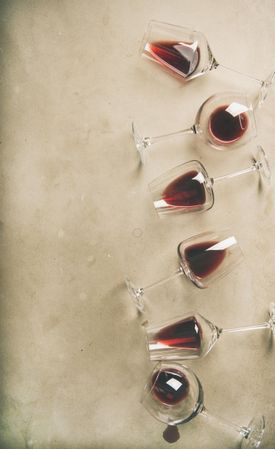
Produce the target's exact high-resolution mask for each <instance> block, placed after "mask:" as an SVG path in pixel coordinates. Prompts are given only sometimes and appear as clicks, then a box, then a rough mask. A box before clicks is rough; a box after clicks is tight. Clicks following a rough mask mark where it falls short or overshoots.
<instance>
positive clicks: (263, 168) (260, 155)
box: [254, 145, 271, 184]
mask: <svg viewBox="0 0 275 449" xmlns="http://www.w3.org/2000/svg"><path fill="white" fill-rule="evenodd" d="M254 163H255V167H256V168H257V170H258V171H259V173H260V175H261V179H262V180H263V181H265V183H267V184H269V183H270V180H271V169H270V165H269V162H268V159H267V155H266V153H265V151H264V149H263V148H262V147H261V146H260V145H258V146H257V154H256V157H255V159H254Z"/></svg>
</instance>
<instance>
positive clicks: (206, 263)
mask: <svg viewBox="0 0 275 449" xmlns="http://www.w3.org/2000/svg"><path fill="white" fill-rule="evenodd" d="M184 256H185V260H186V262H187V263H188V266H189V268H190V270H192V272H193V273H194V274H195V275H196V276H197V277H199V278H205V277H207V276H209V275H210V274H211V273H213V271H216V270H217V268H218V267H219V265H221V263H222V261H223V260H224V258H225V256H226V250H225V249H222V248H219V242H218V241H214V242H200V243H195V244H194V245H190V246H188V247H187V248H185V251H184Z"/></svg>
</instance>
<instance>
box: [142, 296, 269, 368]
mask: <svg viewBox="0 0 275 449" xmlns="http://www.w3.org/2000/svg"><path fill="white" fill-rule="evenodd" d="M145 329H146V336H147V344H148V349H149V356H150V359H151V360H184V359H197V358H200V357H204V356H205V355H207V354H208V352H209V351H211V349H212V348H213V346H214V345H215V344H216V342H217V341H218V339H219V338H220V336H222V335H224V334H230V333H237V332H248V331H256V330H262V329H266V330H268V331H269V332H270V331H271V332H272V334H273V336H274V335H275V304H274V303H271V304H270V306H269V318H268V320H267V321H265V322H264V323H261V324H256V325H249V326H242V327H236V328H221V327H218V326H216V325H215V324H213V323H211V322H210V321H209V320H207V319H206V318H204V317H203V316H202V315H200V314H199V313H193V312H191V313H190V312H189V313H186V314H184V315H183V316H181V317H177V318H173V319H171V320H169V321H166V322H165V323H162V324H153V325H150V326H146V328H145Z"/></svg>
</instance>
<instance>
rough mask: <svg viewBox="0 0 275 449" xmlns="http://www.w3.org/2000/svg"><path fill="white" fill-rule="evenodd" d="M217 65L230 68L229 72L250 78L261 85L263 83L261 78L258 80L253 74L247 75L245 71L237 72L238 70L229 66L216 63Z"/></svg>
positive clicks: (226, 68)
mask: <svg viewBox="0 0 275 449" xmlns="http://www.w3.org/2000/svg"><path fill="white" fill-rule="evenodd" d="M217 67H222V68H223V69H225V70H230V71H231V72H234V73H237V74H238V75H242V76H245V77H246V78H250V79H251V80H254V81H256V82H257V83H260V84H261V85H263V83H264V81H263V80H259V79H258V78H255V77H254V76H251V75H248V74H247V73H243V72H239V71H238V70H235V69H231V67H227V66H225V65H222V64H218V65H217Z"/></svg>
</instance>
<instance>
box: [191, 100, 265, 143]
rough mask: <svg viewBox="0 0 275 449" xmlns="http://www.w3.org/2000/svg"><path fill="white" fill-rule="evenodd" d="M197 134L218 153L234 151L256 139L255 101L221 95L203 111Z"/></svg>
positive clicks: (199, 119) (204, 105)
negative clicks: (220, 151) (219, 151)
mask: <svg viewBox="0 0 275 449" xmlns="http://www.w3.org/2000/svg"><path fill="white" fill-rule="evenodd" d="M194 126H195V131H196V134H198V136H199V137H200V138H201V139H203V141H204V143H206V144H208V145H210V146H211V147H213V148H215V149H217V150H232V149H234V148H237V147H239V146H242V145H245V144H246V143H247V142H249V141H250V140H251V139H253V138H254V137H256V135H257V131H256V121H255V116H254V108H253V104H252V100H251V99H249V97H248V96H246V95H243V94H240V93H239V92H223V93H217V94H215V95H212V96H211V97H209V98H208V99H207V100H206V101H205V102H204V103H203V104H202V105H201V106H200V108H199V110H198V113H197V115H196V119H195V125H194Z"/></svg>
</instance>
